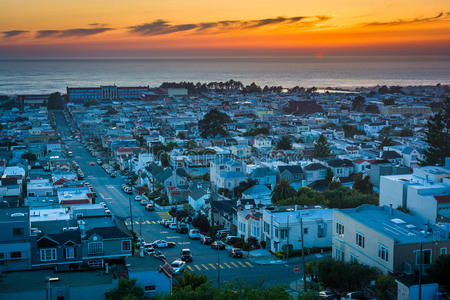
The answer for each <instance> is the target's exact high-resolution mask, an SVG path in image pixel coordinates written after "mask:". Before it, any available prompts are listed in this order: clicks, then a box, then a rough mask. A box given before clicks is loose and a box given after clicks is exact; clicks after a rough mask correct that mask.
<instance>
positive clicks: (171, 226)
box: [168, 223, 177, 230]
mask: <svg viewBox="0 0 450 300" xmlns="http://www.w3.org/2000/svg"><path fill="white" fill-rule="evenodd" d="M168 227H169V229H172V230H174V229H177V224H176V223H170V224H169V226H168Z"/></svg>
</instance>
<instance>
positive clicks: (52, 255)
mask: <svg viewBox="0 0 450 300" xmlns="http://www.w3.org/2000/svg"><path fill="white" fill-rule="evenodd" d="M40 252H41V261H52V260H56V248H49V249H41V251H40Z"/></svg>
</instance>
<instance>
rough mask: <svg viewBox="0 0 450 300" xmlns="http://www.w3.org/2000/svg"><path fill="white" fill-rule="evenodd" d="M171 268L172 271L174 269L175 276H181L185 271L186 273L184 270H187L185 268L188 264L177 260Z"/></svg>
mask: <svg viewBox="0 0 450 300" xmlns="http://www.w3.org/2000/svg"><path fill="white" fill-rule="evenodd" d="M170 266H171V267H172V269H173V274H174V275H178V274H181V273H182V272H183V271H184V268H185V266H186V263H185V262H184V261H182V260H178V259H177V260H175V261H173V262H172V263H171V264H170Z"/></svg>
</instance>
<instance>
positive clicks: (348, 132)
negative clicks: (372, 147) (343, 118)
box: [342, 124, 364, 138]
mask: <svg viewBox="0 0 450 300" xmlns="http://www.w3.org/2000/svg"><path fill="white" fill-rule="evenodd" d="M342 129H343V130H344V135H345V137H347V138H352V137H353V136H354V135H355V134H358V135H364V131H362V130H359V129H358V128H357V127H356V126H354V125H347V124H345V125H342Z"/></svg>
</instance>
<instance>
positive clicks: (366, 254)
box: [332, 204, 450, 274]
mask: <svg viewBox="0 0 450 300" xmlns="http://www.w3.org/2000/svg"><path fill="white" fill-rule="evenodd" d="M332 227H333V242H332V244H333V246H332V247H333V249H332V251H333V252H332V255H333V258H334V259H336V260H341V261H345V262H359V263H362V264H364V265H367V266H371V267H375V268H377V269H379V270H380V271H382V272H383V273H385V274H399V273H406V274H413V273H414V272H415V271H418V269H419V267H420V265H421V264H422V265H423V267H424V269H425V270H426V269H427V268H428V267H430V265H431V264H432V263H433V262H434V261H436V259H437V258H438V257H439V256H440V255H446V254H448V249H449V247H450V235H449V234H450V232H449V230H448V227H447V228H445V227H440V226H436V225H430V224H428V223H424V222H423V221H421V220H420V219H419V218H417V217H414V216H412V215H409V214H406V213H403V212H401V211H399V210H396V209H393V208H392V207H389V206H374V205H367V204H365V205H361V206H359V207H357V208H348V209H341V210H335V211H334V215H333V226H332Z"/></svg>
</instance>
